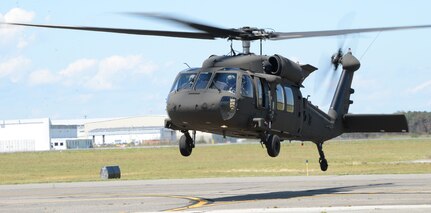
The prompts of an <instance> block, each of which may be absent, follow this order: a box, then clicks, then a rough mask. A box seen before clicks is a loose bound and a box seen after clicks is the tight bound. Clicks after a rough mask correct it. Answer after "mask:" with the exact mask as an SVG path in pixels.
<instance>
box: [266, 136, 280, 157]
mask: <svg viewBox="0 0 431 213" xmlns="http://www.w3.org/2000/svg"><path fill="white" fill-rule="evenodd" d="M264 139H265V140H262V142H263V143H264V144H265V146H266V151H267V152H268V155H269V156H271V157H273V158H274V157H277V156H278V154H279V153H280V138H279V137H278V136H277V135H267V136H266V137H264Z"/></svg>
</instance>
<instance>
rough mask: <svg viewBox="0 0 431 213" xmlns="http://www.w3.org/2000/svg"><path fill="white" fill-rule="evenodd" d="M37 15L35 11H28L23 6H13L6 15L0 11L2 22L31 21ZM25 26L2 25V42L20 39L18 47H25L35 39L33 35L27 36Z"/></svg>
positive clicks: (0, 38)
mask: <svg viewBox="0 0 431 213" xmlns="http://www.w3.org/2000/svg"><path fill="white" fill-rule="evenodd" d="M34 17H35V13H34V12H30V11H26V10H23V9H21V8H13V9H11V10H9V11H8V12H6V13H5V14H4V15H3V14H1V13H0V21H1V22H24V23H29V22H31V21H33V19H34ZM22 29H23V27H19V26H10V25H0V43H10V42H11V41H13V40H18V44H17V47H18V48H23V47H25V46H27V44H28V43H29V42H30V41H31V40H33V39H34V37H33V36H25V35H23V34H22V33H21V32H22Z"/></svg>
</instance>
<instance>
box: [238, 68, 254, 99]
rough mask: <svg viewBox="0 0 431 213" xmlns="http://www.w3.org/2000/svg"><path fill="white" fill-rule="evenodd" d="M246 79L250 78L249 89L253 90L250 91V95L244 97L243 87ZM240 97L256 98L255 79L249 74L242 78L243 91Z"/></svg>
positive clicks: (243, 75)
mask: <svg viewBox="0 0 431 213" xmlns="http://www.w3.org/2000/svg"><path fill="white" fill-rule="evenodd" d="M246 78H248V83H249V87H251V88H249V89H251V90H250V91H249V95H244V93H243V91H244V90H243V88H244V87H243V86H244V80H245V79H246ZM240 95H241V96H242V97H246V98H254V83H253V78H252V77H251V76H250V75H248V74H244V73H243V74H242V76H241V91H240Z"/></svg>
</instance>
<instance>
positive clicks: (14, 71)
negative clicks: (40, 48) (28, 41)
mask: <svg viewBox="0 0 431 213" xmlns="http://www.w3.org/2000/svg"><path fill="white" fill-rule="evenodd" d="M30 64H31V61H30V59H27V58H25V57H22V56H19V57H15V58H10V59H8V60H6V61H4V62H0V79H1V78H9V79H10V80H11V81H12V82H15V83H16V82H18V81H19V80H20V79H21V77H22V75H23V74H24V73H23V72H24V70H25V69H26V68H27V67H28V66H29V65H30Z"/></svg>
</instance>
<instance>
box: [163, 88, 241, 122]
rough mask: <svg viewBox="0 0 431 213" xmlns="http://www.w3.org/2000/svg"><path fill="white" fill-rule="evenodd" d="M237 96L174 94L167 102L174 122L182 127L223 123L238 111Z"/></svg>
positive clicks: (168, 110)
mask: <svg viewBox="0 0 431 213" xmlns="http://www.w3.org/2000/svg"><path fill="white" fill-rule="evenodd" d="M236 108H237V100H236V98H235V97H229V96H222V97H220V96H219V95H215V94H174V95H171V96H170V97H169V99H168V102H167V108H166V110H167V112H168V115H169V117H170V118H171V120H172V122H173V123H175V125H177V126H179V127H182V128H190V129H193V127H196V126H215V125H218V126H220V125H223V124H224V122H225V121H227V120H229V119H231V118H232V117H233V116H234V115H235V112H236Z"/></svg>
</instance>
